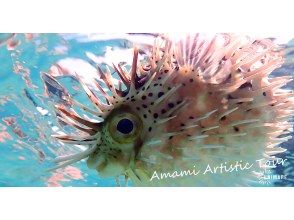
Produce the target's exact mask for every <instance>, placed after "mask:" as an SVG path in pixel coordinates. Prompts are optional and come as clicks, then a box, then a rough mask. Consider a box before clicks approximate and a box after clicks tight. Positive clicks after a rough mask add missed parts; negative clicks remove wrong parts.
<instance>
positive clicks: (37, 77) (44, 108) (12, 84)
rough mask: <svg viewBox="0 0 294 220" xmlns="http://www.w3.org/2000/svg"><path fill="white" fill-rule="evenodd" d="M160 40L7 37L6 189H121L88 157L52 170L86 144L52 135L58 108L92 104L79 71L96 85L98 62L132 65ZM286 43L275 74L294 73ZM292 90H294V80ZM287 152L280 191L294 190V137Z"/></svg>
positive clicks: (3, 51) (1, 43) (0, 74)
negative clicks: (136, 54)
mask: <svg viewBox="0 0 294 220" xmlns="http://www.w3.org/2000/svg"><path fill="white" fill-rule="evenodd" d="M155 36H156V34H113V35H111V34H16V35H12V34H0V158H1V159H0V186H2V187H10V186H76V187H77V186H117V185H118V182H119V181H124V178H123V177H121V178H122V179H121V180H118V179H115V178H102V177H100V176H99V174H98V173H97V171H95V170H93V169H89V168H88V167H87V165H86V163H85V161H84V160H82V161H79V162H77V163H74V164H71V165H69V166H67V167H65V168H61V169H58V170H56V171H48V169H50V168H52V167H54V166H55V164H54V161H53V160H54V159H55V158H56V156H57V155H62V154H64V153H65V152H66V153H67V154H68V153H69V152H71V153H75V152H79V151H81V150H84V148H83V146H73V145H66V144H65V145H62V144H61V143H60V142H59V141H58V140H56V139H54V138H53V137H52V136H51V135H53V134H55V132H56V131H58V130H59V129H60V128H59V127H58V123H59V122H58V121H57V119H56V116H55V115H54V109H53V104H54V103H62V102H63V100H62V98H61V97H62V96H66V95H67V94H71V96H72V97H74V98H75V99H78V100H79V101H80V102H82V103H87V102H89V99H88V97H87V96H86V95H85V94H84V93H81V92H80V91H82V89H81V86H80V85H79V84H78V82H77V81H76V80H75V75H74V74H78V75H83V74H84V75H85V74H86V75H87V79H89V81H90V80H91V77H92V75H93V74H95V66H96V65H97V64H100V63H104V64H109V65H112V63H119V62H127V63H130V62H131V61H132V54H133V50H132V47H133V45H138V44H140V45H152V44H153V41H154V38H155ZM285 43H287V44H286V45H285V47H286V61H285V64H284V65H283V66H282V67H281V68H279V69H277V70H274V72H273V75H276V76H278V75H283V74H288V75H294V49H293V48H294V40H292V41H289V42H285ZM58 62H59V63H60V62H63V63H62V65H65V66H67V67H68V69H69V70H68V74H59V72H58V71H56V66H54V64H56V63H58ZM54 68H55V69H54ZM49 71H51V73H52V74H55V75H54V77H56V78H58V79H59V80H58V81H59V82H60V83H62V85H63V86H64V87H61V86H60V85H58V84H56V83H55V82H54V81H52V80H50V79H46V75H44V74H43V73H48V72H49ZM44 82H45V83H44ZM287 87H288V88H289V89H292V90H294V84H293V81H292V82H290V83H289V84H288V85H287ZM45 88H46V89H45ZM64 88H66V90H65V89H64ZM282 147H284V148H286V149H287V151H286V152H284V153H281V154H279V155H278V156H279V157H281V158H283V159H287V160H286V163H285V164H284V165H283V166H278V167H277V168H275V169H274V170H273V171H272V172H274V173H275V174H277V175H280V176H286V177H287V178H285V179H281V180H278V181H276V182H275V183H274V186H294V139H293V138H291V139H289V140H288V141H286V142H284V143H282ZM128 185H129V186H132V182H130V181H129V182H128ZM259 186H268V185H267V184H264V183H260V185H259Z"/></svg>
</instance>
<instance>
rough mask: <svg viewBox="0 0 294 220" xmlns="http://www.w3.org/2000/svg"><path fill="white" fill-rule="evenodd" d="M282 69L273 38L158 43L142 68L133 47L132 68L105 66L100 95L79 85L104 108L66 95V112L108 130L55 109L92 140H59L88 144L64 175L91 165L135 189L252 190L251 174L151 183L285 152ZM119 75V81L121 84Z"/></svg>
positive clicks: (286, 102) (288, 99) (287, 128)
mask: <svg viewBox="0 0 294 220" xmlns="http://www.w3.org/2000/svg"><path fill="white" fill-rule="evenodd" d="M283 61H284V58H283V52H282V49H281V48H279V47H278V46H277V45H275V44H274V43H273V42H272V41H271V40H268V39H262V40H255V39H251V38H249V37H247V36H237V35H233V34H218V35H215V36H214V37H213V38H212V39H205V38H203V37H201V35H198V34H195V35H187V37H185V38H184V39H181V40H173V39H171V38H169V37H166V36H164V37H159V38H157V39H156V41H155V43H154V46H153V48H152V49H150V51H149V54H148V56H147V58H146V59H145V60H140V61H139V60H138V49H136V48H135V49H134V57H133V63H132V66H131V68H130V70H127V68H124V67H123V66H120V65H113V66H112V67H107V68H106V69H103V70H102V69H101V68H99V67H98V70H97V82H96V85H97V87H96V88H90V87H89V86H87V84H86V83H85V82H83V80H82V79H80V83H81V85H82V86H83V88H84V90H85V92H86V94H87V95H88V97H89V99H90V100H91V102H93V104H94V105H95V106H96V109H89V108H88V107H86V106H84V105H83V104H81V103H78V102H77V101H75V100H73V99H72V98H70V97H67V99H68V102H69V103H70V104H71V105H68V106H76V107H78V108H81V109H83V110H84V111H85V112H88V113H90V114H93V115H95V116H97V117H99V118H101V122H95V121H91V120H89V119H85V118H83V117H81V116H80V115H78V114H77V113H76V111H74V109H73V108H71V107H68V106H65V105H62V104H59V105H57V106H56V111H57V113H58V115H59V118H60V120H62V121H63V122H64V123H66V124H68V125H70V126H73V127H75V128H77V129H78V130H79V131H82V132H83V133H84V134H85V135H83V136H80V137H77V136H75V135H56V136H55V137H56V138H58V139H59V140H61V141H63V142H65V143H73V144H80V145H85V146H86V145H88V146H89V147H88V149H87V150H86V151H85V152H82V153H79V154H76V155H69V156H64V157H60V158H57V160H56V162H58V163H60V165H59V166H58V167H63V166H66V165H68V164H71V163H74V162H77V161H79V160H81V159H84V158H87V165H88V167H90V168H93V169H96V170H97V171H98V173H99V175H101V176H102V177H111V176H112V177H119V176H121V175H124V176H125V177H126V178H130V179H131V180H132V182H133V183H134V184H135V185H143V186H148V185H159V186H197V185H198V186H225V185H230V186H232V185H233V186H235V185H247V184H250V181H252V180H254V179H255V180H256V179H257V178H256V174H255V173H254V172H252V170H247V171H246V170H244V171H242V172H235V173H229V172H228V173H221V174H213V175H194V176H184V177H180V178H162V179H161V178H160V179H154V180H152V181H151V179H152V176H153V174H154V171H156V172H157V173H166V172H171V173H172V172H173V171H175V170H177V171H181V170H192V169H196V167H197V169H198V170H204V169H205V167H207V164H210V165H211V167H213V166H217V165H219V164H220V163H224V164H226V165H227V166H229V165H231V164H234V163H235V162H236V161H240V163H241V164H242V163H244V164H245V163H254V162H255V161H256V160H258V159H260V158H263V157H267V158H275V157H274V155H275V154H277V153H280V152H283V151H284V149H282V148H280V147H279V144H280V143H282V142H284V141H285V140H287V138H288V137H287V136H286V135H287V134H288V133H290V132H291V129H292V124H291V123H290V122H288V120H289V119H290V118H291V116H292V115H293V110H294V109H293V103H294V102H293V101H294V100H293V92H292V91H288V90H285V89H281V87H283V86H284V85H286V84H287V83H288V82H289V81H290V80H291V78H290V77H288V76H283V77H275V78H271V77H269V74H270V73H271V72H272V71H273V70H274V69H276V68H278V67H280V66H281V65H282V64H283ZM113 71H114V72H115V73H116V74H117V75H118V76H119V77H120V80H119V83H118V85H116V84H115V83H114V77H113V74H112V72H113ZM98 79H99V80H102V81H104V85H101V84H99V83H98ZM106 88H107V89H108V90H109V91H110V92H108V91H107V89H106ZM99 93H100V94H102V95H103V98H104V99H102V98H100V96H98V94H99ZM130 123H131V124H130ZM120 124H121V125H124V126H125V127H123V126H122V127H119V126H120ZM127 127H130V128H132V131H129V130H128V129H127ZM120 129H121V130H120ZM58 167H57V168H58Z"/></svg>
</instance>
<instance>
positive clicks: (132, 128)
mask: <svg viewBox="0 0 294 220" xmlns="http://www.w3.org/2000/svg"><path fill="white" fill-rule="evenodd" d="M142 127H143V123H142V121H141V119H140V117H139V116H138V115H136V114H135V113H134V112H132V111H129V110H121V109H120V110H117V111H115V112H113V113H112V114H110V115H109V116H108V118H107V123H106V127H105V129H106V132H107V133H108V134H110V136H111V137H112V139H113V140H114V141H115V142H117V143H122V144H126V143H131V142H133V141H134V140H135V139H136V138H138V137H139V136H140V134H141V131H142Z"/></svg>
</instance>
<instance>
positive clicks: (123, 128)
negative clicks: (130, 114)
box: [116, 118, 134, 134]
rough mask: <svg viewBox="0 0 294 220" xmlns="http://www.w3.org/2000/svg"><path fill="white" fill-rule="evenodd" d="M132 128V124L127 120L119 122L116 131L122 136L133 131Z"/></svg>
mask: <svg viewBox="0 0 294 220" xmlns="http://www.w3.org/2000/svg"><path fill="white" fill-rule="evenodd" d="M133 128H134V124H133V122H132V121H131V120H130V119H127V118H124V119H122V120H120V121H119V122H118V123H117V125H116V129H117V130H118V131H119V132H121V133H123V134H129V133H130V132H131V131H133Z"/></svg>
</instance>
